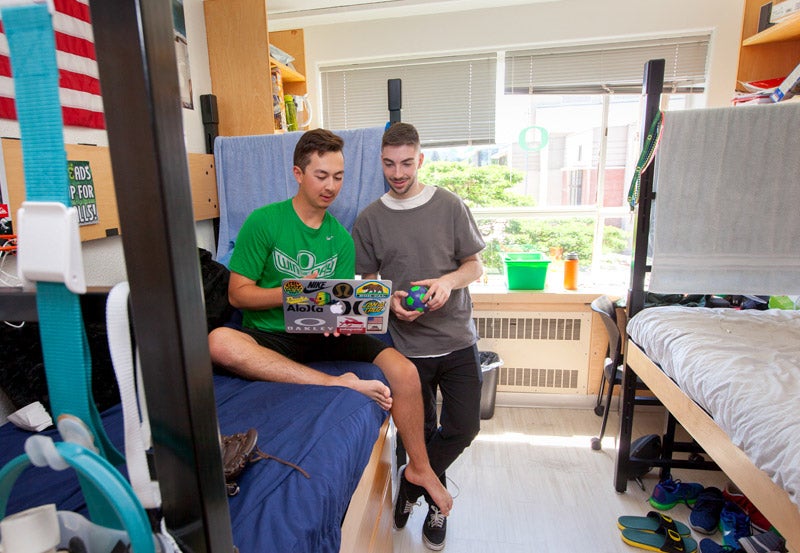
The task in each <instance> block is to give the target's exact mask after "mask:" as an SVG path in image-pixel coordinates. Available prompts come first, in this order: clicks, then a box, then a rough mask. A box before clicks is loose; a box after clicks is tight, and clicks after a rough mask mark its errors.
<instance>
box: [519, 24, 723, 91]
mask: <svg viewBox="0 0 800 553" xmlns="http://www.w3.org/2000/svg"><path fill="white" fill-rule="evenodd" d="M709 38H710V36H709V35H707V34H705V35H698V36H684V37H674V38H664V39H656V40H652V39H651V40H643V41H630V42H617V43H604V44H590V45H583V46H567V47H558V48H541V49H535V50H517V51H508V52H506V55H505V93H506V94H534V93H537V92H538V93H542V94H598V93H603V92H610V91H614V92H636V93H638V92H641V90H642V74H643V71H644V65H645V63H646V62H647V61H648V60H651V59H664V60H666V67H665V75H664V88H665V90H668V89H674V90H675V91H676V92H682V91H684V92H685V91H689V90H691V91H693V92H698V91H701V90H703V88H704V83H705V80H706V60H707V57H708V43H709Z"/></svg>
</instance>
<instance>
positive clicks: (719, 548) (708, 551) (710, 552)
mask: <svg viewBox="0 0 800 553" xmlns="http://www.w3.org/2000/svg"><path fill="white" fill-rule="evenodd" d="M741 551H742V550H741V549H739V548H738V547H731V546H730V545H720V544H718V543H717V542H715V541H714V540H712V539H709V538H703V539H702V540H700V553H741Z"/></svg>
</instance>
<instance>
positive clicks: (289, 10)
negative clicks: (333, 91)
mask: <svg viewBox="0 0 800 553" xmlns="http://www.w3.org/2000/svg"><path fill="white" fill-rule="evenodd" d="M558 1H560V0H268V1H267V13H268V17H269V25H270V30H279V29H288V28H292V27H308V26H311V25H327V24H331V23H341V22H344V21H364V20H369V19H385V18H392V17H405V16H410V15H425V14H432V13H446V12H455V11H464V10H474V9H481V8H495V7H501V6H513V5H522V4H537V3H541V2H558Z"/></svg>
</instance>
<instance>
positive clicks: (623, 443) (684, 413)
mask: <svg viewBox="0 0 800 553" xmlns="http://www.w3.org/2000/svg"><path fill="white" fill-rule="evenodd" d="M663 75H664V61H663V60H652V61H650V62H648V63H647V65H646V66H645V73H644V93H645V95H646V105H645V116H644V125H643V133H642V136H646V135H647V132H648V128H649V125H650V121H653V120H654V118H655V116H656V114H657V113H658V110H659V105H660V99H661V91H662V88H663ZM653 180H654V175H653V165H651V166H650V167H648V168H647V169H646V170H645V171H643V172H642V175H641V183H640V192H639V195H640V198H639V202H638V204H637V206H636V230H635V235H634V236H635V238H634V252H633V263H632V265H631V286H630V289H629V291H628V301H627V316H628V319H630V318H631V317H633V316H634V315H635V314H636V313H638V312H639V311H641V310H642V309H643V308H644V303H645V302H644V300H645V276H646V273H647V272H648V271H649V270H650V266H649V265H648V260H647V254H648V239H649V234H650V223H651V217H650V212H651V203H652V201H653V200H654V199H655V194H654V192H653V189H654V187H653ZM625 342H626V344H625V355H624V360H625V369H624V373H623V380H622V400H621V414H620V428H619V439H618V447H617V457H616V466H615V474H614V486H615V488H616V490H617V491H618V492H620V493H622V492H624V491H625V490H626V488H627V477H628V474H629V470H628V467H629V464H630V462H631V461H632V458H631V456H630V444H631V434H632V428H633V407H634V404H633V399H634V398H635V396H636V378H637V376H638V377H639V378H641V379H642V381H644V383H645V384H647V386H648V387H649V388H650V390H651V391H652V392H653V394H654V395H655V396H656V397H657V398H658V399H659V400H660V401H661V403H662V404H663V405H664V407H666V409H667V411H668V420H669V421H677V422H679V423H680V424H681V426H683V428H684V429H685V430H686V431H687V432H688V433H689V434H690V435H691V436H692V438H693V439H694V440H695V442H696V443H697V445H699V446H700V448H702V451H703V452H704V453H705V454H706V455H708V456H709V457H711V459H713V461H714V463H716V467H718V468H719V469H721V470H722V471H724V472H725V474H726V476H727V477H728V478H730V479H731V481H733V482H734V483H735V484H736V486H738V487H739V489H741V490H742V492H743V493H744V494H745V495H746V496H747V497H748V499H750V501H752V502H753V504H754V505H756V506H757V507H758V509H759V510H760V511H761V513H762V514H763V515H764V516H765V517H766V518H767V519H768V520H769V521H770V522H771V523H772V524H773V525H774V526H775V528H777V529H778V531H780V532H781V534H782V535H783V537H784V538H785V539H786V542H787V543H786V545H787V548H788V549H789V550H790V551H791V552H793V553H800V509H798V507H797V505H795V504H794V503H792V501H791V500H790V499H789V495H788V494H787V492H786V491H785V490H783V489H782V488H781V487H780V486H778V485H777V484H775V483H774V482H773V481H772V480H771V479H770V477H769V476H768V475H767V474H766V473H765V472H764V471H762V470H761V469H759V468H758V467H756V466H755V465H754V464H753V462H752V461H751V460H750V459H749V458H748V457H747V456H746V455H745V454H744V452H743V451H742V450H741V449H739V448H738V447H737V446H736V445H734V444H733V442H731V440H730V438H729V437H728V435H727V434H726V433H725V432H724V431H723V430H722V429H721V428H720V427H719V426H718V425H717V423H716V422H714V420H713V419H712V418H711V416H710V415H709V414H708V413H707V412H706V411H705V410H704V409H703V408H701V407H700V406H699V405H698V404H697V403H695V401H694V400H692V399H691V398H690V397H689V396H688V395H686V394H685V393H684V392H683V391H682V390H681V389H680V388H679V387H678V385H677V384H676V383H675V382H674V381H673V380H672V379H671V378H669V377H668V376H667V375H666V374H665V373H664V372H663V371H662V370H661V368H660V367H658V365H657V364H656V363H654V362H653V361H652V360H651V359H650V358H648V357H647V355H646V354H645V352H644V351H643V350H642V349H641V348H640V347H639V346H638V345H637V344H635V343H634V342H632V341H631V340H630V339H628V340H625ZM671 428H672V430H674V424H673V425H672V427H671ZM670 431H671V430H670V427H668V432H670ZM672 437H673V436H672V435H670V436H669V438H670V440H671V438H672ZM672 451H691V450H687V449H678V448H672V449H670V450H668V451H666V452H665V453H662V458H661V459H656V460H653V461H652V465H653V466H658V467H661V468H662V477H663V476H664V474H665V471H666V472H667V473H668V472H669V469H670V468H698V469H709V468H711V467H714V464H712V463H708V462H703V461H700V462H698V461H693V460H688V461H687V460H683V459H672Z"/></svg>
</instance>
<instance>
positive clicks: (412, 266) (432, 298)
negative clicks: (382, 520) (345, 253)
mask: <svg viewBox="0 0 800 553" xmlns="http://www.w3.org/2000/svg"><path fill="white" fill-rule="evenodd" d="M423 157H424V156H423V154H422V153H421V152H420V141H419V134H418V133H417V131H416V129H415V128H414V127H413V126H412V125H409V124H407V123H395V124H394V125H392V126H390V127H389V128H388V129H387V130H386V132H385V133H384V136H383V141H382V145H381V161H382V164H383V173H384V176H385V177H386V180H387V182H388V184H389V192H387V193H386V194H385V195H384V196H382V197H381V198H379V199H378V200H376V201H375V202H373V203H372V204H370V205H369V206H367V208H366V209H364V210H363V211H362V212H361V214H360V215H359V216H358V219H357V220H356V223H355V226H354V227H353V239H354V241H355V246H356V273H360V274H361V275H362V278H375V277H377V276H378V275H380V277H381V278H386V279H390V280H391V281H392V285H393V287H394V289H395V292H394V295H393V297H392V302H391V312H392V315H391V319H390V323H389V330H390V333H391V336H392V339H393V341H394V345H395V347H396V348H397V350H399V351H400V353H402V354H404V355H405V356H407V357H408V358H409V359H411V361H412V362H413V363H414V364H415V365H416V367H417V371H418V372H419V376H420V381H421V383H422V396H423V402H424V405H425V438H426V444H427V448H428V457H429V459H430V462H431V467H433V470H434V472H436V474H438V475H439V477H440V479H441V481H442V484H445V485H446V479H445V470H446V469H447V467H449V466H450V465H451V464H452V463H453V461H455V460H456V459H457V458H458V456H459V455H460V454H461V452H462V451H463V450H464V449H465V448H466V447H467V446H469V444H470V443H471V442H472V440H473V439H474V438H475V436H476V435H477V434H478V431H479V430H480V399H481V367H480V360H479V356H478V349H477V345H476V344H477V342H478V335H477V332H476V330H475V324H474V322H473V319H472V300H471V298H470V295H469V290H468V288H467V287H468V286H469V284H470V283H471V282H473V281H474V280H476V279H478V278H479V277H480V276H481V275H482V273H483V266H482V264H481V261H480V258H479V257H478V254H479V253H480V251H481V250H483V248H484V247H485V244H484V241H483V239H482V238H481V235H480V232H479V231H478V227H477V225H476V224H475V220H474V219H473V218H472V215H471V213H470V212H469V209H468V208H467V207H466V205H464V203H463V202H462V201H461V199H460V198H458V196H456V195H455V194H453V193H452V192H449V191H447V190H444V189H442V188H436V187H430V186H425V185H424V184H423V183H421V182H420V181H419V180H418V178H417V171H418V169H419V167H420V166H421V165H422V161H423ZM412 285H423V286H426V287H427V288H428V292H427V293H426V294H425V295H424V296H423V298H422V299H423V301H424V302H425V304H426V309H425V311H407V310H406V309H405V308H404V307H403V303H404V301H403V300H405V299H406V296H407V292H406V291H407V290H408V289H409V287H410V286H412ZM437 390H441V393H442V399H443V401H442V411H441V419H440V421H438V422H437V416H436V394H437ZM423 493H424V490H423V489H421V488H419V487H418V486H415V485H413V484H410V483H409V482H408V481H407V480H406V479H405V478H404V474H403V472H402V468H401V472H400V484H399V486H398V494H397V498H396V500H395V508H394V525H395V527H396V528H403V527H404V526H405V525H406V522H407V521H408V517H409V515H410V514H411V510H412V508H413V507H414V505H415V504H416V502H417V499H418V498H419V497H420V495H423ZM425 496H426V500H427V502H428V515H427V517H426V519H425V524H424V526H423V541H424V542H425V545H426V546H428V547H429V548H430V549H434V550H439V549H442V548H443V547H444V541H445V533H446V528H447V526H446V523H447V520H446V518H445V516H444V515H442V513H441V512H440V509H439V507H438V506H437V505H436V504H435V503H434V502H433V501H432V500H431V498H430V497H429V496H428V495H427V494H425Z"/></svg>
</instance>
